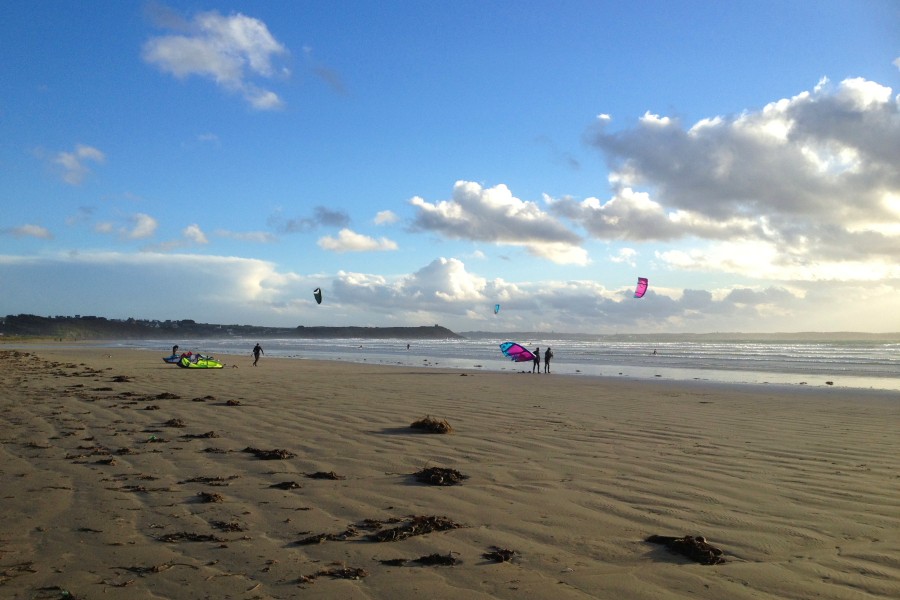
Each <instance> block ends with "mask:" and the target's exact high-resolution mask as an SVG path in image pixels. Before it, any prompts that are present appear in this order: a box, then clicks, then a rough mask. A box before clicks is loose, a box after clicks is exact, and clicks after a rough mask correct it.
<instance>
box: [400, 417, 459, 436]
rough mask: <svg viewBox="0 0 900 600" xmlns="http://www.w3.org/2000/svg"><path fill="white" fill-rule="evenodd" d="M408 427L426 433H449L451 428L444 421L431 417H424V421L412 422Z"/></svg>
mask: <svg viewBox="0 0 900 600" xmlns="http://www.w3.org/2000/svg"><path fill="white" fill-rule="evenodd" d="M410 427H412V428H413V429H421V430H422V431H425V432H427V433H450V432H451V431H453V428H452V427H451V426H450V423H448V422H447V420H446V419H435V418H434V417H432V416H430V415H429V416H426V417H425V418H424V419H419V420H418V421H414V422H413V423H412V424H411V425H410Z"/></svg>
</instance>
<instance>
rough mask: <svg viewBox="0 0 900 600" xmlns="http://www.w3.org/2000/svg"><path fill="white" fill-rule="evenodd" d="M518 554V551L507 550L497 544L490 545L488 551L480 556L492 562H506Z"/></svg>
mask: <svg viewBox="0 0 900 600" xmlns="http://www.w3.org/2000/svg"><path fill="white" fill-rule="evenodd" d="M518 555H519V553H518V552H516V551H515V550H508V549H506V548H501V547H499V546H491V550H490V551H489V552H485V553H484V554H482V555H481V556H482V557H483V558H486V559H488V560H492V561H494V562H508V561H510V560H512V559H513V558H514V557H516V556H518Z"/></svg>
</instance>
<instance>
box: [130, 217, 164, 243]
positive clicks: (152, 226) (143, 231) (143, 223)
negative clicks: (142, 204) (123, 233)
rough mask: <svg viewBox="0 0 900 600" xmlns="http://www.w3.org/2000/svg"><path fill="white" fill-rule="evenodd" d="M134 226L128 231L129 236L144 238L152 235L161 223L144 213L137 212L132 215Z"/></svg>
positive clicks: (136, 238)
mask: <svg viewBox="0 0 900 600" xmlns="http://www.w3.org/2000/svg"><path fill="white" fill-rule="evenodd" d="M130 220H131V223H132V228H131V230H130V231H128V232H127V237H129V238H131V239H133V240H142V239H146V238H149V237H152V236H153V234H154V233H156V228H157V226H158V225H159V224H158V223H157V222H156V219H154V218H153V217H151V216H150V215H147V214H144V213H137V214H135V215H133V216H132V217H131V219H130Z"/></svg>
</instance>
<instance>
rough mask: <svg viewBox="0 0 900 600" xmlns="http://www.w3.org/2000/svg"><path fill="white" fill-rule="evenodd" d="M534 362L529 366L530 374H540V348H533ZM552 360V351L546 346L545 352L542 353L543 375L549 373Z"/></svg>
mask: <svg viewBox="0 0 900 600" xmlns="http://www.w3.org/2000/svg"><path fill="white" fill-rule="evenodd" d="M532 354H534V362H533V363H532V364H531V372H532V373H534V372H535V371H537V372H538V373H540V372H541V349H540V347H538V348H535V349H534V352H532ZM551 358H553V351H552V350H551V349H550V346H547V350H546V351H545V352H544V373H549V372H550V359H551Z"/></svg>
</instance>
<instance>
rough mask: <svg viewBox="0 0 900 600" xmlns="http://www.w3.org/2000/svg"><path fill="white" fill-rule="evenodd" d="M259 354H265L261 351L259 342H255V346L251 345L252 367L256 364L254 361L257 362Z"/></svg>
mask: <svg viewBox="0 0 900 600" xmlns="http://www.w3.org/2000/svg"><path fill="white" fill-rule="evenodd" d="M260 354H265V352H263V349H262V346H260V345H259V343H257V344H256V345H255V346H253V366H254V367H255V366H256V363H258V362H259V355H260Z"/></svg>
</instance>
